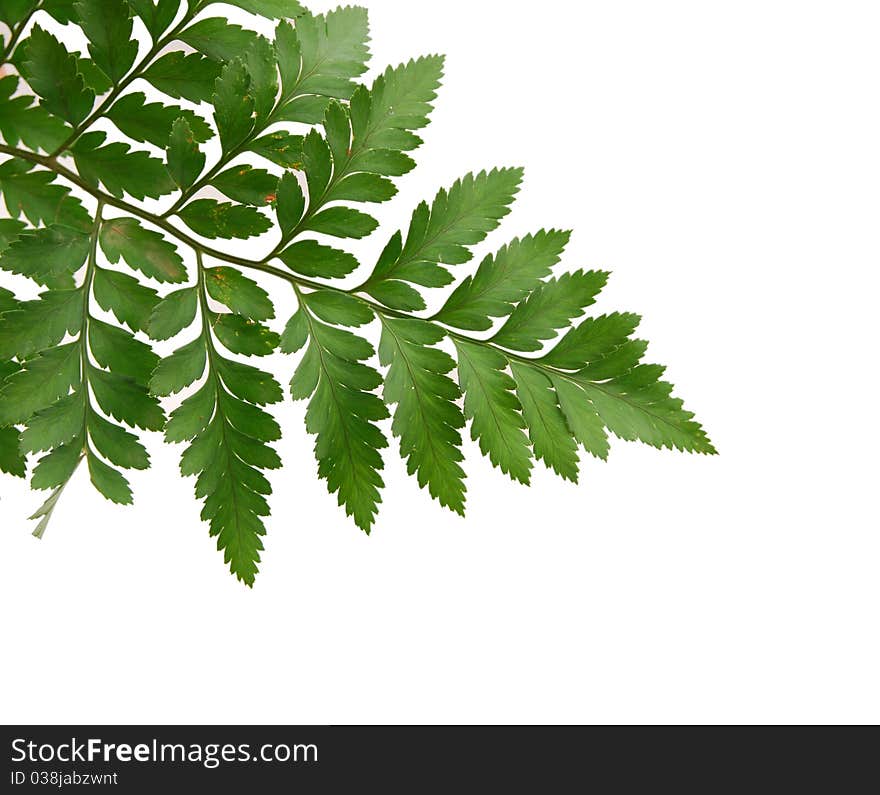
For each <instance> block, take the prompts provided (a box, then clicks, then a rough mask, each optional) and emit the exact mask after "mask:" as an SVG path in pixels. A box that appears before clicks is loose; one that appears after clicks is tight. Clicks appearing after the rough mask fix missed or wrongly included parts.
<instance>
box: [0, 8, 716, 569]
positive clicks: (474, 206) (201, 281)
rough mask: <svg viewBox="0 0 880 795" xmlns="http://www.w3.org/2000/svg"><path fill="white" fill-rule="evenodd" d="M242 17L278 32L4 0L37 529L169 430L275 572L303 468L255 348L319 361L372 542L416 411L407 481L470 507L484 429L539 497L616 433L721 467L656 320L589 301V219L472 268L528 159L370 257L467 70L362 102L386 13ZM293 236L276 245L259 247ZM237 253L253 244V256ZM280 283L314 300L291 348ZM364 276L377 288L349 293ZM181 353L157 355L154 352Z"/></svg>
mask: <svg viewBox="0 0 880 795" xmlns="http://www.w3.org/2000/svg"><path fill="white" fill-rule="evenodd" d="M230 2H231V3H232V5H235V6H237V7H239V8H241V9H243V10H245V11H247V12H249V13H251V14H256V15H258V16H263V17H265V18H266V19H269V20H273V25H272V26H273V27H274V32H273V33H269V34H267V35H262V34H260V33H258V32H256V31H255V30H251V29H249V27H246V26H243V25H236V24H230V23H229V22H228V21H227V20H226V19H225V17H223V16H222V7H221V3H220V2H219V0H199V1H198V2H189V1H187V2H184V0H42V2H40V3H37V2H18V0H16V1H15V2H6V3H0V22H3V23H5V25H6V26H7V27H8V28H9V29H10V31H11V35H10V36H9V38H8V40H6V41H5V43H3V44H2V46H0V64H2V65H4V66H9V67H10V68H8V69H5V70H4V72H5V73H4V75H3V76H2V77H0V195H2V202H3V206H4V207H5V210H6V213H7V215H8V217H4V218H0V272H2V275H3V278H4V280H5V279H6V278H8V279H9V283H8V288H9V289H7V287H6V282H5V281H4V286H0V471H2V472H4V473H6V474H10V475H13V476H19V477H23V476H25V475H26V474H27V473H28V470H30V477H31V485H32V487H33V488H34V489H37V490H47V491H48V492H49V493H48V495H47V498H45V499H44V500H43V501H42V504H41V506H40V508H38V510H37V511H36V512H35V513H34V514H33V516H32V517H31V518H32V519H33V521H35V522H36V523H37V524H36V527H35V529H34V534H35V535H37V536H42V535H43V534H44V532H45V530H46V527H47V525H48V522H49V520H50V518H51V517H52V516H53V514H54V513H55V512H56V510H57V508H58V505H59V504H60V503H61V497H62V494H63V492H64V490H65V488H66V486H67V485H68V483H70V481H71V479H72V477H73V475H74V473H75V472H76V471H77V469H78V467H79V466H80V464H84V469H85V470H86V471H87V472H88V474H89V478H90V480H91V482H92V484H93V486H94V487H95V488H96V489H97V490H98V492H100V493H101V494H103V495H104V496H105V497H106V498H107V499H109V500H112V501H114V502H116V503H120V504H128V503H130V502H132V499H133V494H132V491H131V488H130V486H129V483H128V480H127V478H126V475H125V474H124V473H125V472H127V471H130V470H141V469H146V468H147V467H148V466H149V464H150V458H149V455H148V453H147V448H146V446H145V445H144V440H143V435H144V432H152V431H163V432H164V436H165V439H166V440H167V441H168V442H169V443H175V444H181V445H183V446H184V448H183V453H182V457H181V472H182V473H183V475H184V476H192V477H194V478H195V493H196V496H197V498H198V499H199V500H200V501H201V504H202V510H201V516H202V518H203V520H204V521H206V522H207V523H208V525H209V528H210V534H211V536H212V537H214V538H215V539H216V543H217V546H218V548H219V549H220V550H221V551H222V552H223V555H224V558H225V560H226V562H227V563H228V565H229V568H230V570H231V571H232V573H233V574H234V575H235V576H236V577H237V578H238V579H239V580H241V581H242V582H244V583H245V584H247V585H253V583H254V581H255V577H256V575H257V571H258V567H259V564H260V562H261V554H262V552H263V545H264V537H265V535H266V532H267V527H266V518H267V517H268V516H269V512H270V508H269V503H268V497H269V495H270V494H271V491H272V489H271V485H270V482H269V479H268V473H269V472H270V471H272V470H275V469H277V468H279V467H280V466H281V461H280V459H279V457H278V454H277V452H276V451H275V449H274V448H273V444H274V443H275V442H277V441H278V440H279V439H280V438H281V429H280V427H279V425H278V423H277V422H276V420H275V419H274V417H273V416H272V415H271V414H270V413H269V412H268V411H267V406H270V405H272V404H274V403H277V402H278V401H280V400H282V398H283V391H282V389H281V387H280V386H279V383H278V381H277V380H276V378H275V376H274V375H273V374H271V373H269V372H266V371H264V370H262V369H259V368H258V367H256V366H254V365H253V364H251V360H252V358H253V357H256V358H260V359H264V360H265V359H266V357H269V356H270V355H271V354H273V353H274V352H275V351H277V350H279V349H280V350H281V351H283V352H285V353H288V354H290V355H296V356H298V357H299V358H298V361H296V362H295V363H293V364H292V365H291V368H290V369H291V370H293V371H294V372H293V378H292V379H291V381H290V392H291V395H292V397H293V398H294V399H296V400H307V401H308V408H307V410H306V430H307V432H308V433H309V434H311V435H312V436H314V438H315V447H314V451H315V457H316V459H317V465H318V475H319V477H320V478H322V479H323V480H325V481H326V485H327V488H328V489H329V491H330V493H331V494H334V495H336V498H337V500H338V502H339V504H340V505H341V506H342V507H343V508H344V510H345V512H346V513H347V514H348V515H349V516H351V517H352V518H353V520H354V522H355V524H356V525H357V526H358V527H360V528H361V529H363V530H364V531H365V532H368V533H369V532H371V531H372V529H373V528H374V527H375V523H376V518H377V514H378V509H379V505H380V503H381V500H382V490H383V488H384V481H383V471H384V461H383V454H384V451H385V448H386V447H388V439H387V438H386V433H385V428H384V423H385V421H386V420H387V419H389V418H390V419H391V422H390V432H391V434H392V435H393V437H394V439H395V440H396V443H397V446H398V449H399V453H400V455H401V457H402V458H403V460H404V461H405V462H406V467H407V471H408V472H409V474H411V475H412V476H414V477H415V478H416V481H417V482H418V484H419V486H420V487H421V488H423V489H425V490H427V491H428V493H429V494H430V495H431V497H433V498H434V499H436V500H437V501H438V502H439V503H440V504H441V505H442V506H445V507H447V508H449V509H450V510H452V511H454V512H455V513H458V514H462V515H463V514H464V511H465V495H466V487H465V467H464V455H463V434H464V433H465V432H468V433H469V434H470V436H471V438H472V439H473V440H474V441H476V442H477V444H478V446H479V448H480V450H481V451H482V453H483V454H484V455H486V456H487V457H488V458H489V460H490V461H491V462H492V464H493V465H494V466H496V467H497V468H499V469H501V471H502V472H503V473H505V474H507V475H509V476H510V477H511V478H512V479H513V480H516V481H518V482H521V483H524V484H528V483H529V482H530V481H531V478H532V473H533V468H534V466H535V462H542V463H543V464H544V465H546V466H547V467H549V468H550V469H551V470H553V471H554V472H556V473H557V474H558V475H560V476H561V477H562V478H564V479H566V480H569V481H577V480H578V479H579V475H580V471H579V470H580V456H579V451H580V448H583V449H584V450H585V451H586V452H587V453H589V454H590V455H591V456H594V457H595V458H598V459H601V460H605V459H606V458H607V457H608V454H609V450H610V441H609V439H610V437H612V436H616V437H618V438H621V439H624V440H640V441H642V442H644V443H646V444H648V445H651V446H653V447H657V448H675V449H679V450H684V451H689V452H696V453H706V454H712V453H714V452H715V448H714V447H713V446H712V443H711V441H710V440H709V438H708V436H707V435H706V433H705V431H704V430H703V428H702V426H700V425H699V424H698V423H697V421H696V419H695V418H694V415H693V414H692V413H691V412H690V411H688V410H687V409H685V407H684V405H683V403H682V401H681V400H679V399H678V398H677V397H675V396H674V394H673V388H672V386H671V385H670V384H669V383H667V382H666V381H665V380H664V372H665V371H664V368H663V367H660V366H658V365H653V364H649V363H646V358H645V357H646V352H647V347H648V346H647V343H646V342H644V341H643V340H641V339H640V338H639V337H638V336H637V330H638V326H639V323H640V318H639V316H637V315H635V314H631V313H622V312H604V311H603V312H593V311H591V310H592V307H593V306H594V304H595V303H596V301H597V300H598V299H599V296H600V293H601V291H602V289H603V287H604V286H605V283H606V281H607V279H608V274H607V273H606V272H604V271H592V270H575V271H568V272H566V271H561V270H559V268H560V263H561V261H562V257H563V253H564V250H565V247H566V245H567V243H568V241H569V237H570V233H569V232H567V231H558V230H549V231H547V230H540V231H537V232H535V233H534V234H531V235H527V236H525V237H521V238H517V239H515V240H512V241H511V242H509V243H508V244H507V245H504V246H502V247H501V248H497V247H496V248H495V252H496V253H494V254H491V255H489V256H486V257H485V258H483V259H482V261H481V262H480V264H479V265H478V266H476V267H473V268H469V267H468V266H469V264H470V263H471V260H472V258H473V256H474V247H475V246H477V245H478V244H480V243H482V242H483V241H485V240H486V238H487V237H488V236H489V235H490V234H491V233H492V232H494V231H495V230H496V229H497V228H498V227H499V226H500V224H501V222H502V221H503V220H504V218H505V217H506V216H507V215H508V213H509V212H510V210H511V206H512V204H513V201H514V199H515V197H516V195H517V193H518V191H519V189H520V184H521V181H522V176H523V172H522V170H521V169H519V168H502V169H493V170H485V171H481V172H479V173H474V174H468V175H466V176H464V177H462V178H461V179H459V180H457V181H455V182H454V183H453V184H452V185H451V186H450V187H448V188H445V189H442V190H440V191H439V192H438V193H437V194H436V195H435V197H434V198H433V199H432V200H431V201H425V202H422V203H420V204H419V205H418V206H417V207H416V209H415V211H414V212H413V213H412V216H411V220H410V222H409V226H408V227H407V228H406V229H405V230H402V231H400V232H397V233H396V234H393V235H391V236H390V238H385V239H386V240H387V241H388V242H387V243H386V245H385V246H384V248H383V249H382V253H381V255H380V257H379V259H378V261H377V262H376V263H375V264H374V265H373V266H372V267H367V268H363V267H362V263H361V262H360V261H359V260H358V258H357V257H356V256H355V255H354V254H353V253H352V251H350V250H349V243H348V241H350V240H356V239H360V238H365V237H368V236H369V235H371V234H373V233H374V232H375V230H376V228H377V227H378V222H377V221H376V219H375V218H374V217H373V215H371V211H370V209H369V207H370V205H375V204H378V203H381V202H386V201H388V200H390V199H392V198H393V197H394V196H395V195H396V194H397V191H398V183H397V180H398V179H399V178H401V177H403V176H404V175H406V174H408V173H409V172H410V171H411V170H412V169H413V168H414V167H415V165H416V160H415V155H416V153H417V151H418V150H419V148H420V147H421V146H422V145H423V130H424V128H425V127H426V126H427V125H428V123H429V120H430V116H431V113H432V111H433V107H434V102H435V100H436V97H437V92H438V89H439V87H440V84H441V81H442V77H443V69H444V59H443V57H442V56H438V55H428V56H423V57H418V58H413V59H411V60H408V61H406V62H404V63H403V64H400V65H398V66H392V67H388V68H386V69H384V70H380V71H379V72H378V77H377V78H376V79H375V80H373V81H372V83H371V84H369V85H364V84H361V82H359V81H361V80H362V77H363V75H364V73H365V72H366V69H367V62H368V60H369V58H370V50H369V38H370V33H369V24H368V18H367V12H366V11H365V10H364V9H363V8H359V7H353V6H352V7H348V6H347V7H341V8H338V9H336V10H334V11H330V12H328V13H325V14H312V13H310V12H309V11H307V10H306V9H305V8H303V7H302V6H301V5H300V4H299V3H298V2H296V1H295V0H230ZM206 10H207V12H208V13H203V12H205V11H206ZM32 18H33V20H32ZM49 18H51V20H53V22H52V23H49V22H48V19H49ZM55 23H58V24H57V25H56V24H55ZM59 25H61V26H65V25H70V26H71V27H69V28H63V29H62V30H63V31H64V32H63V33H61V34H60V38H59V36H57V35H55V34H53V33H51V32H50V31H49V29H48V28H51V29H52V30H59V29H61V28H59ZM74 27H75V28H76V30H77V35H71V36H68V35H67V33H68V32H71V33H72V32H73V28H74ZM265 29H266V30H270V29H271V28H270V27H267V28H265ZM138 37H140V38H141V39H143V40H138ZM74 42H85V46H84V47H83V46H82V45H80V47H79V49H77V48H76V47H74V44H73V43H74ZM138 81H145V83H146V84H149V85H150V86H151V87H152V89H154V90H155V91H158V92H159V93H160V94H161V95H163V96H161V97H159V98H155V99H154V98H153V97H152V96H151V98H150V99H149V100H148V99H147V94H146V93H145V91H144V90H143V88H144V86H143V85H142V84H138ZM184 103H188V104H187V105H186V107H184ZM217 151H219V156H211V157H210V160H209V155H210V153H212V152H217ZM255 155H256V156H257V157H258V158H259V164H258V165H255V164H254V163H253V162H252V161H253V160H254V156H255ZM147 199H149V200H151V203H150V204H148V205H147V206H145V205H144V202H145V200H147ZM156 207H159V208H160V209H158V210H157V209H156ZM271 229H274V230H275V231H276V238H275V244H274V246H272V247H271V250H269V251H259V252H257V253H253V251H252V249H254V248H256V246H257V243H256V241H254V240H252V239H255V238H257V237H259V236H261V235H263V234H264V233H266V232H268V231H269V230H271ZM328 238H329V239H331V242H328ZM228 240H248V241H251V242H249V243H248V246H247V249H246V251H247V256H242V255H241V254H240V253H234V252H231V251H227V250H225V248H224V247H225V246H226V243H225V241H228ZM267 248H268V247H267ZM256 274H259V275H261V277H262V278H265V279H269V278H272V279H279V280H282V281H284V282H287V283H288V284H289V285H290V286H292V288H293V292H292V294H290V295H291V300H290V304H289V305H285V306H281V305H280V304H279V309H283V312H282V313H281V316H282V319H287V318H289V320H288V321H287V324H286V326H285V328H284V329H283V333H280V332H281V329H280V327H279V326H278V325H277V321H276V311H275V306H274V305H273V301H272V300H271V299H270V293H269V292H267V290H266V289H264V287H263V284H262V283H261V282H260V283H258V282H257V281H255V280H254V279H253V278H251V277H252V276H254V275H256ZM349 276H352V277H353V278H352V283H357V284H358V285H359V286H357V287H355V288H353V289H347V288H343V287H339V286H338V285H339V284H340V281H339V280H340V279H343V278H345V277H349ZM22 280H27V281H29V282H30V283H31V285H32V287H33V290H32V292H31V293H30V300H25V298H24V296H23V295H22V296H21V297H19V296H18V295H16V293H15V292H14V290H16V289H18V286H19V285H20V283H21V282H22ZM442 288H451V289H450V290H449V291H448V294H444V295H442V296H441V295H440V294H439V291H440V290H441V289H442ZM33 296H36V297H33ZM435 300H436V303H434V301H435ZM429 302H430V303H431V304H432V306H440V307H441V308H440V309H439V311H437V312H436V313H435V314H434V315H433V316H431V317H427V316H426V313H425V311H424V310H426V307H427V306H428V304H429ZM99 309H100V310H101V311H98V310H99ZM291 315H292V316H291ZM374 331H379V334H380V336H379V343H378V350H377V349H376V348H375V347H374V343H373V341H371V336H370V335H371V334H372V333H373V332H374ZM168 340H175V342H174V343H173V344H172V346H171V348H173V352H172V353H171V354H170V355H168V356H165V357H164V358H162V359H160V358H159V356H158V355H157V353H156V352H155V350H154V347H153V343H154V342H156V343H158V342H165V341H168ZM377 354H378V364H377V363H376V355H377ZM268 361H272V360H271V359H268ZM161 401H169V407H173V410H171V412H170V415H169V416H168V417H167V418H166V415H165V412H164V409H163V405H162V402H161ZM468 428H469V430H468Z"/></svg>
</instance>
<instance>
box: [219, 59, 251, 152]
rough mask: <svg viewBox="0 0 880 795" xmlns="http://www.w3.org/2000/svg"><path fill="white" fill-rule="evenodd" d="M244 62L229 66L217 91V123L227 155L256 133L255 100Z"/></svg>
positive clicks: (221, 74)
mask: <svg viewBox="0 0 880 795" xmlns="http://www.w3.org/2000/svg"><path fill="white" fill-rule="evenodd" d="M250 85H251V78H250V75H248V72H247V69H246V67H245V65H244V62H243V61H242V60H241V59H239V58H236V59H235V60H234V61H231V62H230V63H228V64H226V66H224V67H223V71H222V72H221V73H220V77H219V78H218V79H217V84H216V87H215V89H214V121H215V122H216V124H217V131H218V132H219V134H220V143H221V144H222V145H223V151H224V152H231V151H233V150H234V149H235V148H236V147H238V146H240V145H241V144H242V143H244V141H245V140H246V139H247V137H248V136H249V135H250V133H251V131H252V130H253V129H254V97H253V95H252V94H251V93H250Z"/></svg>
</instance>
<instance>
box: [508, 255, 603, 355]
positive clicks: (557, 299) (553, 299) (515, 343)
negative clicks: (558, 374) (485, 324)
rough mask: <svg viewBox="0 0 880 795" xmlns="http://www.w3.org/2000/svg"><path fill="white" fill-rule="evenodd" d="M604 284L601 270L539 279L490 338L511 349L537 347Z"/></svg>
mask: <svg viewBox="0 0 880 795" xmlns="http://www.w3.org/2000/svg"><path fill="white" fill-rule="evenodd" d="M607 283H608V274H607V273H606V272H604V271H575V272H574V273H566V274H565V275H563V276H561V277H560V278H558V279H551V280H550V281H548V282H543V283H542V284H541V285H540V286H539V287H538V288H537V289H536V290H534V291H532V293H531V294H530V295H529V297H528V298H526V300H525V301H523V302H522V303H521V304H518V305H517V307H516V309H514V310H513V313H512V314H511V315H510V318H509V319H508V321H507V322H506V323H505V324H504V325H503V326H502V327H501V330H500V331H499V332H498V333H497V334H496V335H495V337H494V338H493V341H494V342H495V343H496V344H497V345H501V346H502V347H505V348H510V349H512V350H515V351H538V350H540V349H541V345H542V342H543V341H544V340H550V339H553V338H554V337H555V336H556V334H557V332H558V330H559V329H562V328H566V327H567V326H568V325H569V323H570V322H571V321H572V320H573V319H574V318H578V317H581V315H583V313H584V309H585V308H586V307H588V306H591V305H592V304H593V303H595V301H596V296H597V295H598V294H599V293H600V292H602V289H603V288H604V287H605V285H606V284H607Z"/></svg>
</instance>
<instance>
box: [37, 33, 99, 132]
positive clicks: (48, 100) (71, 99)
mask: <svg viewBox="0 0 880 795" xmlns="http://www.w3.org/2000/svg"><path fill="white" fill-rule="evenodd" d="M21 69H22V76H23V77H24V79H25V80H27V81H28V83H29V84H30V87H31V88H32V89H33V90H34V93H35V94H37V96H39V97H41V98H42V104H43V107H44V108H45V109H46V110H48V111H49V112H50V113H54V114H55V115H56V116H60V117H61V118H62V119H65V120H67V121H69V122H70V123H71V124H78V123H79V122H81V121H82V120H83V119H85V117H86V116H88V115H89V112H90V111H91V109H92V105H93V104H94V101H95V95H94V92H92V90H91V89H88V88H86V86H85V83H84V82H83V79H82V76H81V75H80V74H79V71H78V70H77V60H76V56H75V55H71V54H70V53H69V52H68V51H67V50H66V49H65V48H64V45H63V44H61V42H59V41H58V39H56V38H55V37H54V36H53V35H52V34H51V33H47V32H46V31H45V30H43V29H42V28H41V27H40V26H39V25H34V27H33V29H32V30H31V32H30V36H29V37H28V39H27V51H26V55H25V61H24V63H23V64H22V67H21Z"/></svg>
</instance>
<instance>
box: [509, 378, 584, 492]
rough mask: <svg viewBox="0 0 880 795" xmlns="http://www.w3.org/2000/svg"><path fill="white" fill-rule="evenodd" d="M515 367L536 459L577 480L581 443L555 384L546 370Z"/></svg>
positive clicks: (568, 477) (521, 403) (517, 385)
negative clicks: (566, 418)
mask: <svg viewBox="0 0 880 795" xmlns="http://www.w3.org/2000/svg"><path fill="white" fill-rule="evenodd" d="M511 370H512V372H513V378H514V380H515V381H516V394H517V397H518V398H519V402H520V405H521V406H522V415H523V419H525V421H526V425H527V426H528V429H529V438H530V439H531V440H532V449H533V450H534V453H535V458H537V459H538V460H539V461H543V462H544V463H545V464H547V466H548V467H550V468H551V469H553V471H554V472H556V474H557V475H559V476H560V477H562V478H565V479H566V480H570V481H572V482H573V483H577V479H578V455H577V444H576V443H575V441H574V439H572V435H571V434H572V432H571V431H570V430H569V428H568V425H567V423H566V420H565V416H564V415H563V412H562V409H561V408H560V407H559V401H558V399H557V397H556V392H555V390H554V389H553V385H552V384H551V383H550V380H549V379H548V378H547V376H546V375H544V373H542V372H541V371H540V370H539V369H538V368H536V367H533V366H531V365H526V364H520V363H518V362H514V363H513V364H512V365H511Z"/></svg>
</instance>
